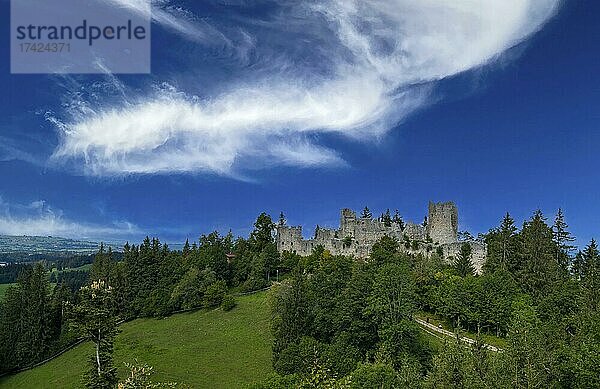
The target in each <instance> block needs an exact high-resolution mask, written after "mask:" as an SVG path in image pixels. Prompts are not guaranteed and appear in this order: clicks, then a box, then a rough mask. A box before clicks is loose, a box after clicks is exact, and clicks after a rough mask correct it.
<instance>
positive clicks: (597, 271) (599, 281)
mask: <svg viewBox="0 0 600 389" xmlns="http://www.w3.org/2000/svg"><path fill="white" fill-rule="evenodd" d="M582 257H583V264H582V269H581V270H582V278H581V281H582V284H583V288H584V289H585V294H586V300H587V302H588V306H589V307H590V308H591V309H592V310H593V311H596V310H597V309H598V308H600V252H598V245H597V243H596V241H595V240H594V239H592V240H591V242H590V243H589V244H588V245H587V246H586V247H585V249H584V250H583V253H582Z"/></svg>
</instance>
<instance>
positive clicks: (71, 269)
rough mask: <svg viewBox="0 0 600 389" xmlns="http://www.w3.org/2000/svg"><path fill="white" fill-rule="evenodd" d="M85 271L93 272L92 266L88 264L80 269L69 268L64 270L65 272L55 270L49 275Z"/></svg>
mask: <svg viewBox="0 0 600 389" xmlns="http://www.w3.org/2000/svg"><path fill="white" fill-rule="evenodd" d="M83 270H86V271H90V270H92V264H91V263H87V264H85V265H81V266H79V267H72V268H67V269H63V270H57V269H56V268H53V269H52V271H50V272H49V273H50V274H52V273H67V272H70V271H83Z"/></svg>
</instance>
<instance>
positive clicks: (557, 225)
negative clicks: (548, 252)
mask: <svg viewBox="0 0 600 389" xmlns="http://www.w3.org/2000/svg"><path fill="white" fill-rule="evenodd" d="M568 228H569V225H568V224H567V223H566V222H565V216H564V214H563V211H562V209H560V208H559V209H558V212H557V213H556V218H555V219H554V225H553V226H552V234H553V239H554V243H555V244H556V256H555V259H556V263H557V264H558V267H559V269H560V270H561V271H562V272H563V273H564V274H567V272H568V270H569V266H570V262H571V252H572V251H573V250H574V249H575V246H573V245H571V244H570V243H572V242H574V241H575V238H574V237H573V236H572V235H571V233H570V232H569V231H568V230H567V229H568Z"/></svg>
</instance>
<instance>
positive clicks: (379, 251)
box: [370, 235, 400, 264]
mask: <svg viewBox="0 0 600 389" xmlns="http://www.w3.org/2000/svg"><path fill="white" fill-rule="evenodd" d="M399 247H400V244H399V243H398V240H397V239H396V238H392V237H390V236H387V235H385V236H383V237H382V238H381V239H379V240H378V241H377V242H375V243H374V244H373V247H372V248H371V255H370V258H371V260H372V261H373V262H374V263H377V264H382V263H386V262H390V261H394V259H395V258H396V254H397V253H398V248H399Z"/></svg>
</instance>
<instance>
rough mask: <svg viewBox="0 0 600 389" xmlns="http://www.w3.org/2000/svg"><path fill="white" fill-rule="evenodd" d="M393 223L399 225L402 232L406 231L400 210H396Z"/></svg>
mask: <svg viewBox="0 0 600 389" xmlns="http://www.w3.org/2000/svg"><path fill="white" fill-rule="evenodd" d="M392 222H394V223H396V224H398V225H399V226H400V229H401V230H403V229H404V220H402V216H400V212H398V210H396V211H395V212H394V217H393V219H392Z"/></svg>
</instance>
